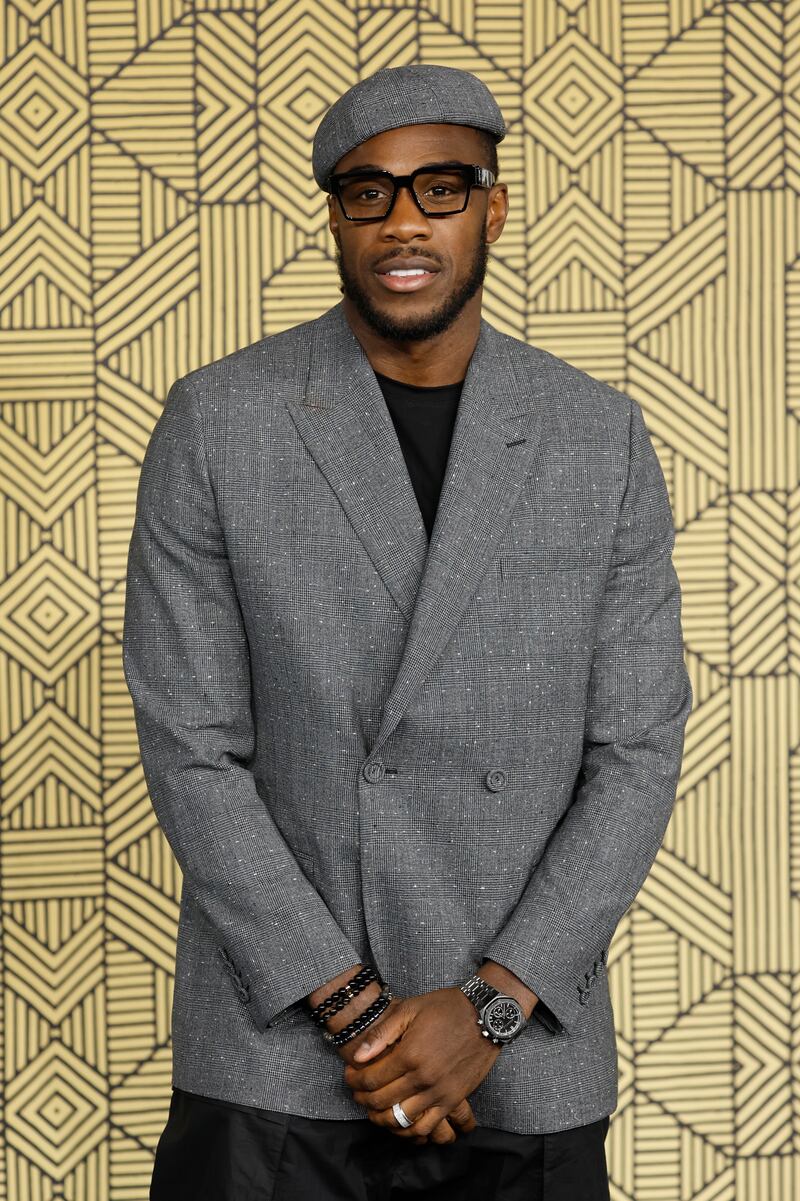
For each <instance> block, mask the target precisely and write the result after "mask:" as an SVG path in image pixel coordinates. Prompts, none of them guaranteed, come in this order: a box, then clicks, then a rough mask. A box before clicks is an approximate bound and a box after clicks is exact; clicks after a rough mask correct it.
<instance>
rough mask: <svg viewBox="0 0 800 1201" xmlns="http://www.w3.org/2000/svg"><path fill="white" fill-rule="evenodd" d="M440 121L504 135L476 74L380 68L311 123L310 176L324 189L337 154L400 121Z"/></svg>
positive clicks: (423, 66)
mask: <svg viewBox="0 0 800 1201" xmlns="http://www.w3.org/2000/svg"><path fill="white" fill-rule="evenodd" d="M441 122H446V123H447V124H451V125H472V126H474V127H475V128H476V129H485V130H487V131H488V132H489V133H490V134H493V136H494V138H495V141H497V142H502V140H503V138H504V137H505V136H506V124H505V121H504V120H503V114H502V113H501V111H500V107H499V105H498V103H497V101H496V100H495V98H494V96H493V95H492V93H491V92H490V91H489V89H488V88H487V86H486V84H485V83H484V82H483V80H482V79H478V76H477V75H473V74H472V73H471V72H470V71H461V70H460V69H459V68H458V67H442V66H438V65H436V64H428V63H414V64H409V65H408V66H404V67H382V68H381V69H380V71H376V72H375V74H374V75H370V76H369V78H367V79H362V80H360V81H359V82H358V83H357V84H354V85H353V87H352V88H350V89H349V90H348V91H346V92H345V93H344V95H343V96H340V97H339V99H338V100H336V101H335V102H334V103H333V104H332V105H331V107H330V108H329V109H328V111H327V112H326V113H325V116H324V117H323V118H322V120H321V121H320V123H319V125H318V126H317V130H316V133H315V134H314V145H313V149H312V153H311V165H312V167H313V170H314V179H315V180H316V181H317V183H318V184H319V186H320V187H321V188H322V190H323V191H324V192H329V191H330V175H331V172H332V171H333V169H334V167H335V166H336V164H337V163H338V161H339V159H340V158H343V157H344V155H345V154H347V152H348V151H349V150H352V149H353V147H354V146H360V145H361V143H362V142H366V140H367V138H374V137H375V135H376V134H378V133H383V132H384V131H385V130H387V129H397V128H399V126H401V125H427V124H439V123H441Z"/></svg>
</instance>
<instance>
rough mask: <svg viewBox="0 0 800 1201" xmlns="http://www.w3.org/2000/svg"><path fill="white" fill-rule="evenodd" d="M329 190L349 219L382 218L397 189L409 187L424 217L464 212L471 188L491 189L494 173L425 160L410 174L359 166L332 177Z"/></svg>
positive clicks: (470, 165)
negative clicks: (423, 164)
mask: <svg viewBox="0 0 800 1201" xmlns="http://www.w3.org/2000/svg"><path fill="white" fill-rule="evenodd" d="M330 182H331V191H332V192H333V194H334V196H336V197H337V198H338V201H339V204H340V205H341V207H342V212H343V213H344V215H345V217H346V218H347V220H348V221H382V220H383V219H384V217H388V216H389V213H391V211H392V209H393V207H394V202H395V200H396V198H397V191H398V188H408V189H409V191H410V192H411V195H412V196H413V197H414V200H415V202H416V205H417V207H418V208H419V210H420V212H422V213H424V214H425V216H426V217H450V216H452V214H453V213H463V212H464V210H465V209H466V207H467V205H468V204H469V194H470V192H471V190H472V188H490V187H491V186H492V184H493V183H494V174H493V173H492V172H491V171H490V170H489V168H488V167H479V166H477V165H476V164H474V163H433V164H431V163H426V164H425V166H423V167H417V169H416V171H412V172H411V174H410V175H392V173H391V171H378V170H373V169H371V168H367V167H360V168H359V169H358V170H355V171H344V172H341V173H340V174H338V175H332V176H331V181H330Z"/></svg>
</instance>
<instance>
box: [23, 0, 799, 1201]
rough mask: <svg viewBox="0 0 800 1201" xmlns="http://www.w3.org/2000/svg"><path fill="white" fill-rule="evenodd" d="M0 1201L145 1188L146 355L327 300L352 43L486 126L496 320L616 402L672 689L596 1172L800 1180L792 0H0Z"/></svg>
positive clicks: (151, 998) (148, 1066) (239, 331)
mask: <svg viewBox="0 0 800 1201" xmlns="http://www.w3.org/2000/svg"><path fill="white" fill-rule="evenodd" d="M0 12H1V13H2V19H1V20H0V30H1V31H2V34H1V36H2V46H1V47H0V55H2V66H0V361H1V366H0V477H1V482H0V506H2V508H1V510H0V555H1V558H0V747H1V750H0V805H1V806H2V827H1V829H0V855H1V856H2V859H1V862H0V869H1V874H0V888H1V892H0V903H1V905H2V927H1V933H2V946H0V988H2V996H3V1002H4V1004H3V1009H2V1019H1V1021H0V1057H1V1058H2V1073H3V1093H4V1096H3V1112H2V1123H1V1124H0V1197H2V1198H3V1201H5V1199H8V1201H27V1199H28V1198H36V1199H41V1201H49V1199H50V1198H62V1197H63V1198H71V1199H74V1201H106V1199H114V1201H118V1199H120V1201H121V1199H122V1198H125V1201H145V1199H146V1197H147V1191H148V1183H149V1179H150V1174H151V1171H152V1163H153V1153H154V1149H155V1145H156V1142H157V1140H158V1136H159V1134H160V1132H161V1129H162V1128H163V1124H164V1122H165V1120H166V1113H167V1107H168V1101H169V1091H170V1070H171V1061H170V1038H169V1015H170V1007H171V1001H172V983H173V961H174V949H175V935H176V929H177V918H178V902H179V895H180V885H181V879H180V872H179V870H178V868H177V866H176V863H175V861H174V859H173V856H172V853H171V851H170V849H169V846H168V844H167V843H166V841H165V839H164V837H163V835H162V834H161V831H160V829H159V827H158V826H157V824H156V821H155V818H154V815H153V812H152V809H151V805H150V802H149V800H148V795H147V790H146V788H145V784H144V781H143V777H142V772H141V768H140V764H139V760H138V753H137V749H138V748H137V742H136V736H135V727H134V719H133V712H132V708H131V703H130V699H129V697H128V693H127V689H126V686H125V681H124V677H123V673H122V664H121V654H120V636H121V632H122V614H123V603H124V576H125V560H126V554H127V547H128V540H129V537H130V532H131V525H132V520H133V512H134V498H135V490H136V484H137V478H138V473H139V468H140V465H141V461H142V456H143V453H144V449H145V446H146V443H147V441H148V437H149V435H150V432H151V430H152V428H153V424H154V422H155V420H156V418H157V416H158V414H159V412H160V410H161V407H162V404H163V401H164V397H165V396H166V393H167V390H168V388H169V385H170V383H171V382H172V381H173V380H174V379H175V378H176V377H177V376H178V375H181V374H183V373H185V372H187V371H189V370H191V369H192V368H194V367H197V366H200V365H201V364H203V363H207V362H209V361H210V360H212V359H214V358H218V357H219V356H221V355H223V354H226V353H228V352H229V351H232V350H234V349H236V348H238V347H241V346H244V345H245V344H247V343H250V342H253V341H256V340H258V339H259V338H261V337H263V336H265V335H267V334H270V333H273V332H276V331H279V330H282V329H284V328H286V327H287V326H290V325H294V324H296V323H297V322H299V321H304V320H307V319H308V318H311V317H314V316H316V315H318V314H319V313H321V312H323V311H324V310H325V309H327V308H329V307H330V306H331V305H332V304H334V303H336V301H337V300H339V299H340V293H339V291H338V277H337V274H336V268H335V260H334V243H333V239H332V237H331V235H330V233H329V231H328V228H327V208H326V204H325V198H324V195H323V194H322V193H321V192H319V191H318V189H317V187H316V185H315V184H314V182H313V178H312V174H311V168H310V152H311V142H312V137H313V134H314V131H315V129H316V126H317V124H318V122H319V120H320V118H321V116H322V114H323V112H324V110H325V109H326V107H327V106H328V105H329V104H330V103H332V101H333V100H334V99H335V98H336V97H337V96H338V95H340V94H341V92H342V91H344V90H345V89H346V88H348V87H349V86H350V85H352V84H353V83H355V82H356V81H357V80H358V79H359V78H362V77H364V76H366V75H370V74H372V72H373V71H375V70H377V69H378V68H379V67H381V66H396V65H398V64H400V63H412V62H425V63H427V62H431V63H434V62H435V63H444V64H449V65H451V66H458V67H463V68H466V69H467V70H470V71H473V72H475V73H476V74H477V75H478V76H480V78H481V79H482V80H484V82H485V83H486V84H487V85H488V86H489V87H490V88H491V89H492V91H493V92H494V94H495V95H496V97H497V99H498V102H499V103H500V105H501V108H502V110H503V113H504V115H505V118H506V121H507V123H508V126H509V133H508V136H507V138H506V140H505V141H504V142H503V143H502V144H501V146H500V148H499V152H500V178H501V180H502V179H504V180H505V181H506V182H507V184H508V188H509V196H510V206H511V208H510V214H509V219H508V222H507V224H506V228H505V231H504V233H503V235H502V237H501V239H500V241H499V242H498V243H495V244H494V245H493V246H492V248H491V255H490V267H489V271H488V276H487V282H486V287H485V290H484V315H485V316H486V317H487V318H488V319H489V320H490V321H492V322H493V323H494V324H496V325H497V326H499V327H500V328H501V329H503V330H505V331H506V332H508V333H510V334H513V335H515V336H516V337H519V338H522V339H525V340H527V341H530V342H533V343H536V344H538V345H540V346H543V347H545V348H546V349H548V350H550V351H552V352H554V353H555V354H557V355H559V356H561V357H562V358H564V359H567V360H568V361H570V362H571V363H574V364H576V365H577V366H578V367H581V368H583V369H584V370H585V371H587V372H589V373H590V374H592V375H595V376H597V377H599V378H602V379H604V380H607V381H608V382H609V383H611V384H613V385H614V386H616V387H618V388H620V389H622V390H624V391H627V392H629V393H630V394H631V395H632V396H633V397H635V399H636V400H637V401H638V402H639V403H640V404H641V406H642V408H643V411H644V414H645V418H646V421H647V424H648V427H649V430H650V433H651V435H652V437H653V441H654V444H655V446H656V450H657V452H658V454H659V458H660V460H661V463H662V465H663V468H664V472H665V475H666V477H667V482H668V484H669V487H670V492H671V497H672V502H673V508H674V514H675V522H676V526H677V531H678V533H677V543H676V552H675V562H676V566H677V569H678V574H679V576H680V579H681V582H682V586H683V596H684V601H683V606H684V607H683V613H684V633H685V638H686V661H687V664H688V667H689V670H690V672H691V678H692V683H693V687H694V691H695V697H696V699H695V708H694V711H693V713H692V715H691V717H690V719H689V723H688V727H687V731H686V744H685V756H684V765H683V771H682V778H681V782H680V786H679V791H678V799H677V804H676V807H675V812H674V816H673V818H672V821H671V823H670V827H669V830H668V832H667V836H666V840H665V843H664V846H663V848H662V850H661V851H660V853H659V856H658V858H657V860H656V863H655V866H654V868H653V871H652V874H651V875H650V877H649V879H648V880H647V882H646V884H645V886H644V888H643V889H642V892H641V893H640V894H639V897H638V898H637V900H636V902H635V903H634V905H633V906H632V908H631V909H630V910H629V912H628V914H627V915H626V917H625V918H624V919H623V921H622V923H621V925H620V927H619V929H618V931H617V934H616V936H615V938H614V941H613V943H612V947H611V953H610V957H609V976H610V981H611V986H612V999H613V1004H614V1009H615V1014H616V1019H617V1023H618V1034H619V1036H618V1047H619V1064H620V1099H619V1107H618V1109H617V1111H616V1112H615V1114H614V1116H613V1119H612V1125H611V1130H610V1133H609V1137H608V1144H607V1149H608V1157H609V1164H610V1170H611V1176H612V1197H613V1198H614V1201H623V1199H630V1198H633V1199H635V1201H704V1199H711V1198H713V1199H714V1201H724V1199H732V1198H735V1199H736V1201H792V1199H793V1198H798V1197H800V1084H799V1083H798V1078H799V1077H800V1072H798V1067H799V1066H800V245H799V244H798V243H799V241H800V0H788V2H786V3H773V2H766V0H765V2H760V0H754V2H747V3H738V2H730V3H726V2H722V0H718V2H716V3H715V2H712V0H527V2H519V0H508V2H505V0H481V2H479V3H474V4H464V3H460V2H458V0H454V2H453V3H449V2H447V0H442V3H440V4H439V3H436V0H429V2H426V3H425V4H421V5H418V4H411V3H408V4H406V3H402V2H391V0H389V2H384V3H381V2H380V0H378V3H377V4H375V5H373V6H370V7H367V6H364V7H360V6H358V5H357V4H356V3H355V2H353V3H349V4H348V3H336V2H334V0H331V2H330V3H329V2H327V0H308V2H307V3H286V2H284V0H279V2H276V3H268V2H267V0H263V2H262V3H256V2H252V0H195V2H194V3H191V2H190V0H187V2H186V3H183V2H181V0H173V2H172V3H170V2H167V3H164V4H150V3H146V2H145V0H139V2H138V3H137V2H136V0H120V2H118V3H115V4H109V3H106V2H105V0H2V3H1V4H0Z"/></svg>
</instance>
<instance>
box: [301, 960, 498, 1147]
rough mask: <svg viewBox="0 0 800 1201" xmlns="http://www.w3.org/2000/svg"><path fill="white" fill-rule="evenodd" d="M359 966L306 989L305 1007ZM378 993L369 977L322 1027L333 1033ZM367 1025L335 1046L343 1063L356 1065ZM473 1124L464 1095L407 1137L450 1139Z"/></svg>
mask: <svg viewBox="0 0 800 1201" xmlns="http://www.w3.org/2000/svg"><path fill="white" fill-rule="evenodd" d="M362 966H363V964H356V965H355V966H354V967H352V968H350V969H349V970H348V971H346V972H342V974H341V975H340V976H336V977H334V979H333V980H330V981H328V983H327V984H326V985H324V986H323V987H322V988H319V989H317V990H316V991H315V992H313V993H310V995H309V996H308V997H307V1004H308V1006H309V1008H310V1009H314V1008H315V1007H316V1006H317V1005H319V1003H320V1002H321V1001H324V1000H325V998H326V997H327V996H330V994H331V993H332V992H335V990H336V989H337V988H341V987H342V985H343V984H346V983H347V981H348V980H352V978H353V976H354V975H355V974H356V972H357V971H359V970H360V968H361V967H362ZM380 995H381V986H380V985H379V984H378V981H377V980H371V981H370V982H369V984H368V985H367V987H366V988H363V989H362V990H361V992H360V993H359V994H358V995H357V996H355V997H353V998H352V999H351V1000H350V1001H348V1003H347V1004H346V1005H345V1006H344V1008H343V1009H340V1010H339V1012H338V1013H335V1014H334V1015H333V1017H330V1018H328V1020H327V1021H326V1023H325V1026H326V1028H327V1029H328V1030H329V1031H330V1033H331V1034H336V1033H337V1032H338V1031H339V1030H342V1029H343V1028H344V1027H345V1026H349V1024H350V1022H352V1021H354V1020H355V1019H356V1018H357V1017H358V1015H359V1014H360V1013H363V1012H364V1010H365V1009H366V1008H367V1007H368V1006H369V1005H371V1004H372V1002H373V1001H377V999H378V997H379V996H380ZM399 999H400V998H399V997H394V996H393V997H392V999H391V1001H390V1002H389V1004H388V1005H387V1006H386V1008H385V1009H384V1011H383V1013H382V1014H381V1016H380V1017H379V1018H377V1019H376V1020H377V1021H381V1019H382V1018H383V1017H384V1016H385V1015H386V1014H387V1013H389V1012H390V1011H391V1009H392V1008H393V1006H395V1005H396V1004H397V1003H398V1001H399ZM370 1029H371V1027H370V1026H367V1028H366V1029H365V1030H363V1031H362V1032H361V1034H357V1035H356V1036H355V1038H351V1039H350V1040H349V1042H346V1043H344V1044H343V1045H342V1046H341V1047H337V1048H336V1050H337V1051H338V1052H339V1055H340V1056H341V1058H342V1059H343V1060H344V1061H345V1063H350V1064H355V1066H356V1067H358V1066H360V1065H358V1064H356V1063H355V1060H354V1059H353V1056H354V1055H355V1052H356V1050H357V1049H358V1047H359V1046H360V1045H361V1043H362V1041H364V1040H365V1039H366V1036H367V1031H368V1030H370ZM387 1051H388V1048H387ZM384 1053H386V1052H384ZM380 1058H381V1057H380V1055H376V1056H375V1057H374V1059H372V1060H370V1062H371V1063H378V1062H379V1061H380ZM476 1125H477V1122H476V1121H475V1117H474V1115H473V1113H472V1107H471V1105H470V1103H469V1101H468V1100H467V1099H466V1097H465V1098H464V1100H463V1101H461V1102H460V1104H459V1105H457V1106H456V1107H455V1109H453V1110H451V1112H450V1113H449V1114H448V1115H447V1117H446V1118H442V1120H441V1122H439V1124H438V1126H434V1128H433V1130H432V1131H431V1132H430V1134H429V1135H422V1136H420V1137H419V1138H415V1139H412V1140H411V1141H412V1142H415V1143H420V1144H421V1143H427V1142H428V1141H429V1139H430V1141H432V1142H434V1143H454V1142H455V1141H456V1138H457V1137H458V1134H460V1133H462V1131H463V1132H464V1133H467V1132H469V1131H470V1130H474V1128H475V1126H476ZM387 1129H389V1127H387ZM397 1129H398V1130H401V1129H402V1127H400V1126H398V1128H397Z"/></svg>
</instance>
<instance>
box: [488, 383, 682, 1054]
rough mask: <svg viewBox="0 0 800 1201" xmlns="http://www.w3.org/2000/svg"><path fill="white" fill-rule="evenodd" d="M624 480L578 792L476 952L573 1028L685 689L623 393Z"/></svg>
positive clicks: (643, 830)
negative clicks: (494, 930) (626, 454)
mask: <svg viewBox="0 0 800 1201" xmlns="http://www.w3.org/2000/svg"><path fill="white" fill-rule="evenodd" d="M628 399H629V402H630V406H631V411H630V425H629V431H630V440H629V457H628V479H627V483H626V487H625V491H624V494H623V499H622V501H621V505H620V509H619V515H618V524H617V529H616V532H615V541H614V550H613V556H612V561H611V564H610V566H609V572H608V577H607V582H606V593H605V598H604V606H603V610H602V613H601V617H600V620H599V625H598V634H597V642H596V646H595V651H594V658H593V662H592V671H591V675H590V683H589V691H588V698H587V713H586V725H585V737H584V748H583V755H582V760H581V767H580V770H579V772H578V777H577V780H576V789H575V795H574V797H573V800H572V802H571V803H570V805H569V807H568V808H567V810H566V811H565V813H564V815H563V817H562V819H561V821H560V822H559V824H558V825H557V826H556V828H555V830H554V831H553V834H552V835H551V837H550V839H549V841H548V843H547V846H546V847H545V851H544V854H543V855H542V858H541V859H540V860H539V862H538V864H537V865H536V867H535V869H534V871H533V874H532V876H531V877H530V879H529V881H528V883H527V885H526V887H525V890H524V891H523V893H522V895H521V897H520V899H519V901H518V902H517V905H516V906H515V907H514V909H513V910H512V912H511V914H510V916H509V918H508V920H507V921H506V922H505V923H504V925H503V927H502V928H501V929H500V930H499V931H498V933H497V934H496V936H495V937H494V939H493V940H492V942H491V943H490V945H489V946H487V947H486V948H485V949H484V951H483V955H484V957H485V958H487V959H493V960H496V961H497V962H498V963H501V964H503V965H504V966H506V967H507V968H508V969H509V970H510V971H512V972H513V973H514V974H515V975H516V976H518V977H519V978H520V979H521V980H522V981H523V983H525V984H526V985H527V986H528V987H529V988H530V989H532V991H533V992H535V993H536V995H537V996H538V997H540V998H541V1000H540V1001H539V1002H538V1003H537V1004H536V1005H535V1006H534V1009H533V1015H534V1016H535V1017H537V1018H538V1020H539V1021H541V1022H542V1024H543V1025H545V1026H546V1027H547V1028H548V1029H550V1030H551V1031H553V1032H554V1033H561V1032H562V1031H564V1030H566V1031H570V1030H571V1029H572V1028H573V1027H574V1025H575V1024H576V1022H577V1021H578V1019H579V1018H580V1017H581V1014H582V1009H581V1006H582V1005H587V1004H589V1005H590V1004H591V1001H592V985H593V983H594V979H595V978H596V975H597V972H598V971H599V970H602V966H603V965H604V964H605V962H606V957H607V954H608V946H609V943H610V942H611V938H612V936H613V934H614V931H615V929H616V927H617V925H618V923H619V921H620V919H621V918H622V917H623V916H624V914H625V912H626V911H627V909H628V908H629V907H630V905H631V903H632V902H633V900H634V898H635V896H636V894H637V893H638V891H639V889H640V888H641V886H642V884H643V883H644V880H645V878H646V876H647V875H648V873H649V871H650V868H651V866H652V864H653V861H654V860H655V857H656V854H657V852H658V850H659V847H660V845H661V843H662V841H663V838H664V834H665V832H666V828H667V824H668V822H669V818H670V815H671V813H672V809H673V806H674V803H675V796H676V791H677V783H678V778H679V775H680V769H681V760H682V757H683V742H684V730H685V725H686V721H687V718H688V716H689V712H690V710H691V707H692V701H693V694H692V687H691V684H690V681H689V675H688V672H687V670H686V666H685V663H684V657H683V640H682V631H681V618H680V609H681V594H680V587H679V583H678V579H677V575H676V572H675V568H674V566H673V563H672V550H673V547H674V543H675V530H674V526H673V518H672V512H671V509H670V503H669V496H668V492H667V485H666V482H665V480H664V475H663V472H662V470H661V465H660V463H659V460H658V457H657V455H656V452H655V450H654V448H653V445H652V442H651V440H650V436H649V434H648V432H647V428H646V426H645V422H644V418H643V416H642V412H641V408H640V406H639V405H638V403H637V402H636V401H634V400H632V399H631V398H628Z"/></svg>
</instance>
